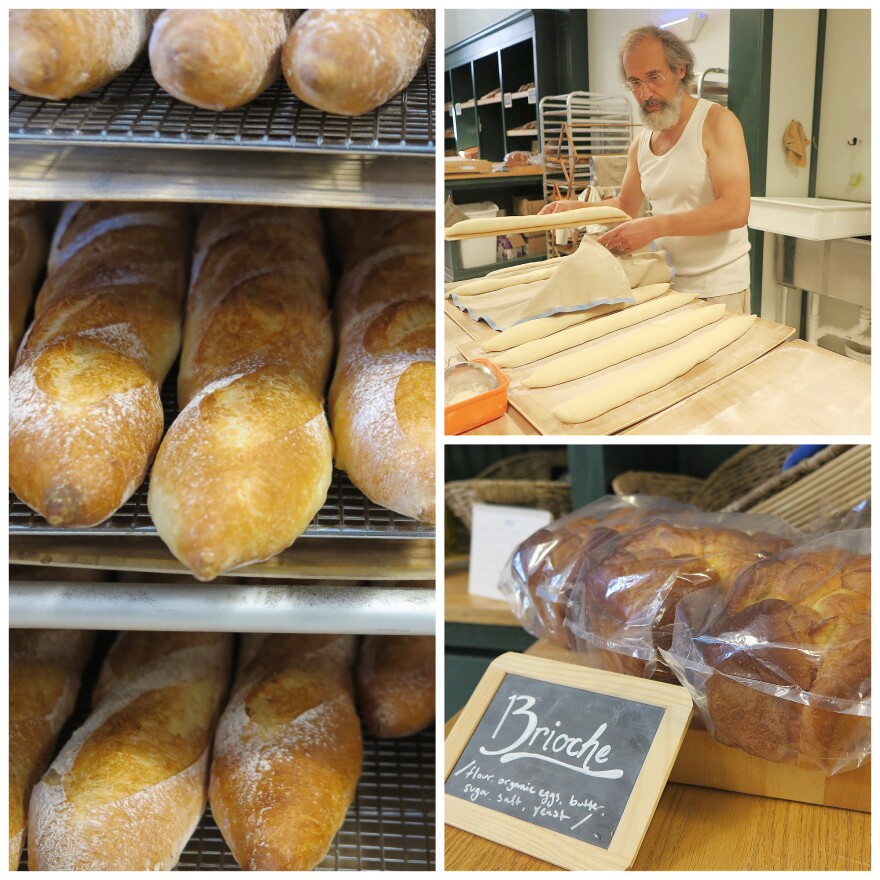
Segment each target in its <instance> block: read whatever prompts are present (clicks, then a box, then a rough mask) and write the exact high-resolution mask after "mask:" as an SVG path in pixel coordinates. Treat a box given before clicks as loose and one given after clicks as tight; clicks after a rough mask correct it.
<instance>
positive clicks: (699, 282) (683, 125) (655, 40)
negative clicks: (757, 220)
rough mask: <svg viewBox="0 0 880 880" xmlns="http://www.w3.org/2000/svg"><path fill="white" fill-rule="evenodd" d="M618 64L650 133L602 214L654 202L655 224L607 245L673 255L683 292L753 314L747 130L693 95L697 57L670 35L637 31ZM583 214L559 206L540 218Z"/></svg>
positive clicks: (625, 231) (638, 222)
mask: <svg viewBox="0 0 880 880" xmlns="http://www.w3.org/2000/svg"><path fill="white" fill-rule="evenodd" d="M618 59H619V61H620V72H621V76H622V78H623V84H624V87H625V88H626V89H627V91H630V92H632V94H633V96H634V98H635V100H636V102H637V103H638V107H639V115H640V117H641V121H642V124H643V125H644V130H643V131H642V134H641V135H640V136H639V137H638V138H637V139H636V140H635V141H633V143H632V145H631V146H630V148H629V155H628V160H627V166H626V172H625V174H624V177H623V182H622V184H621V187H620V193H619V195H617V196H616V197H615V198H613V199H610V200H609V201H605V202H603V203H602V204H603V205H612V206H614V207H616V208H620V209H621V210H623V211H625V212H626V213H627V214H629V215H630V216H631V217H636V215H637V214H638V212H639V210H640V208H641V206H642V203H643V201H644V200H645V198H647V199H648V201H649V202H650V205H651V215H650V216H647V217H638V218H636V219H634V220H629V221H627V222H626V223H621V224H620V225H619V226H617V227H615V228H614V229H611V230H610V231H609V232H606V233H605V234H604V235H602V236H600V237H599V239H598V241H599V243H600V244H603V245H605V247H607V248H609V249H610V250H612V251H614V252H616V253H621V254H628V253H632V252H633V251H637V250H640V249H642V248H644V247H645V246H646V245H648V244H650V243H651V242H654V243H655V244H656V247H657V248H658V249H663V250H666V251H667V252H668V254H669V259H670V262H671V263H672V267H673V269H674V270H675V277H674V279H673V282H672V286H673V287H674V288H675V289H676V290H679V291H681V292H683V293H695V294H697V295H698V296H700V297H702V298H711V299H712V301H713V302H725V303H726V304H727V305H728V307H729V308H730V309H731V310H733V311H736V312H745V313H748V312H749V311H750V310H751V306H750V302H749V299H750V290H749V284H750V274H749V239H748V233H747V229H746V223H747V221H748V216H749V204H750V202H749V198H750V192H749V159H748V155H747V153H746V145H745V139H744V138H743V132H742V126H741V125H740V122H739V120H738V119H737V118H736V116H734V114H733V113H731V112H730V110H728V109H726V108H725V107H722V106H721V105H719V104H714V103H712V102H711V101H707V100H705V99H703V98H700V99H697V98H695V97H693V95H691V94H690V93H689V92H688V89H687V87H688V85H690V84H691V83H692V82H693V79H694V56H693V53H692V52H691V50H690V49H689V48H688V46H687V44H686V43H684V42H683V41H682V40H680V39H679V38H678V37H676V36H675V35H674V34H672V33H670V32H669V31H668V30H664V29H662V28H657V27H641V28H636V29H635V30H632V31H630V32H629V33H627V34H626V35H625V36H624V38H623V41H622V42H621V45H620V49H619V50H618ZM582 207H584V203H583V202H575V201H558V202H552V203H551V204H549V205H547V206H546V207H545V208H544V209H543V210H542V211H541V213H542V214H546V213H552V212H554V211H567V210H571V209H574V208H582Z"/></svg>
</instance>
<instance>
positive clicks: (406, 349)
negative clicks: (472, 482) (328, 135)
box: [329, 212, 435, 522]
mask: <svg viewBox="0 0 880 880" xmlns="http://www.w3.org/2000/svg"><path fill="white" fill-rule="evenodd" d="M360 214H361V216H358V217H356V218H354V220H355V222H354V223H352V222H351V221H350V220H349V219H347V218H331V225H332V227H333V229H334V236H335V239H336V247H337V249H338V250H339V251H340V253H342V254H343V260H344V265H345V271H344V273H343V276H342V279H341V280H340V282H339V285H338V288H337V292H336V300H335V304H334V311H335V320H336V327H337V338H338V343H339V355H338V357H337V360H336V370H335V373H334V376H333V382H332V384H331V386H330V395H329V412H330V423H331V425H332V427H333V437H334V440H335V441H336V463H337V465H338V466H339V467H340V468H342V469H344V470H345V471H347V472H348V475H349V477H350V478H351V481H352V482H353V483H354V484H355V485H356V486H357V487H358V488H359V489H360V490H361V491H362V492H363V493H364V494H365V495H367V497H368V498H370V499H372V500H373V501H375V502H376V503H377V504H381V505H383V506H385V507H388V508H390V509H391V510H395V511H397V512H399V513H403V514H405V515H407V516H412V517H414V518H416V519H420V520H424V521H427V522H433V521H434V449H435V436H434V424H435V418H434V406H435V404H434V400H435V342H434V333H435V317H434V314H435V313H434V266H435V259H434V236H433V232H434V230H433V222H431V223H430V224H428V223H427V222H426V221H425V220H424V218H423V217H421V216H420V215H413V214H397V215H392V216H393V217H394V218H395V220H396V222H393V223H389V220H388V219H387V218H384V217H381V215H380V216H378V217H377V216H376V214H373V213H370V212H360ZM431 219H432V221H433V218H431ZM374 220H375V221H376V222H375V224H374ZM349 251H351V253H352V254H353V255H354V257H353V258H350V257H349V256H348V252H349Z"/></svg>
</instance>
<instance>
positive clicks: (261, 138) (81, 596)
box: [8, 50, 435, 870]
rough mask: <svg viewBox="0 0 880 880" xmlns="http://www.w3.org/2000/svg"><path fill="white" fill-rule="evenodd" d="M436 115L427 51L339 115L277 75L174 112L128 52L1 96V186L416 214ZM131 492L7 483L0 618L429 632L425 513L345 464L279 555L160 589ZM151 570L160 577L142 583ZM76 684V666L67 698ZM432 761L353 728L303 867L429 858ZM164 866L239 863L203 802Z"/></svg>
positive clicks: (157, 548)
mask: <svg viewBox="0 0 880 880" xmlns="http://www.w3.org/2000/svg"><path fill="white" fill-rule="evenodd" d="M434 110H435V64H434V51H433V50H432V52H431V55H430V56H429V58H428V61H427V62H426V64H425V65H423V67H422V69H421V70H420V71H419V73H418V74H417V76H416V77H415V79H414V80H413V82H412V83H411V84H410V85H409V86H408V87H407V89H406V90H405V91H404V92H402V93H401V94H400V95H398V96H397V97H395V98H394V99H392V100H391V101H389V102H388V103H386V104H385V105H383V106H382V107H380V108H379V109H377V110H376V111H374V112H372V113H369V114H366V115H364V116H361V117H356V118H347V117H340V116H333V115H331V114H325V113H322V112H320V111H318V110H316V109H314V108H312V107H309V106H307V105H305V104H303V103H302V102H301V101H299V100H298V99H297V98H295V97H294V96H293V95H292V94H291V93H290V91H289V90H288V89H287V87H286V86H285V85H284V83H283V82H282V81H280V80H279V82H277V83H275V84H274V85H273V86H272V87H270V88H269V89H268V90H267V91H266V92H265V93H264V94H263V95H261V96H260V97H259V98H257V99H256V100H254V101H253V102H251V103H250V104H249V105H246V106H245V107H243V108H240V109H238V110H232V111H227V112H224V113H214V112H211V111H206V110H201V109H198V108H195V107H190V106H188V105H186V104H183V103H181V102H178V101H176V100H175V99H173V98H171V97H170V96H169V95H168V94H167V93H165V92H164V91H163V90H162V89H161V88H160V87H159V86H158V85H157V83H156V82H155V80H154V79H153V78H152V75H151V74H150V71H149V65H148V63H147V62H146V59H142V60H140V61H139V62H137V63H136V64H135V65H133V66H132V67H131V68H130V69H129V70H128V71H127V72H125V73H124V74H122V75H120V76H119V77H117V79H115V80H114V81H113V82H111V83H110V84H109V85H107V86H105V87H104V88H102V89H99V90H96V91H94V92H91V93H89V94H88V95H84V96H81V97H79V98H74V99H71V100H69V101H46V100H42V99H36V98H30V97H26V96H23V95H21V94H19V93H18V92H16V91H14V90H10V93H9V138H10V141H9V197H10V199H34V200H42V201H70V200H79V199H110V200H151V201H180V202H193V203H200V202H242V203H249V204H266V205H287V206H302V207H306V206H307V207H321V208H343V209H368V208H369V209H374V210H375V209H382V210H398V211H409V210H419V211H429V210H430V211H433V210H434V206H435V195H434V154H435V142H434V141H435V137H434V131H435V120H434ZM175 386H176V377H175V376H174V374H173V372H172V375H171V376H169V378H168V380H167V381H166V383H165V386H164V388H163V395H162V396H163V403H164V406H165V418H166V428H167V426H168V425H169V424H170V423H171V421H172V420H173V419H174V417H175V416H176V414H177V407H176V401H175ZM148 485H149V476H148V477H147V481H146V482H145V483H144V485H143V486H142V487H141V488H140V489H138V491H137V492H136V493H135V494H134V495H133V496H132V498H131V499H129V501H128V502H127V503H126V504H125V505H124V506H123V507H122V508H121V509H120V510H119V511H117V513H116V514H115V515H114V516H113V517H111V518H110V519H109V520H107V521H106V522H104V523H102V524H101V525H99V526H96V527H93V528H89V529H81V530H76V529H73V530H71V529H57V528H53V527H51V526H49V525H48V524H47V523H46V522H45V521H44V520H43V519H42V518H41V517H39V516H37V515H35V514H33V513H32V512H31V511H30V510H29V509H28V508H27V507H26V506H25V505H24V504H22V503H21V502H20V501H19V500H18V499H17V498H15V496H14V495H12V493H10V495H9V508H8V510H9V557H10V562H11V563H13V564H16V563H17V564H22V565H27V566H28V567H29V568H28V570H29V572H30V575H29V577H28V578H26V579H19V580H11V581H10V587H9V594H10V598H9V624H10V626H12V627H16V626H21V627H62V628H63V627H69V628H74V627H77V628H91V629H98V630H116V629H157V630H160V629H161V630H167V629H173V628H177V629H187V630H192V629H201V630H226V631H235V632H244V631H256V632H270V631H271V632H279V631H287V630H290V631H302V632H306V631H307V632H357V633H361V634H371V633H389V634H390V633H394V634H427V633H433V631H434V607H435V606H434V602H435V590H434V577H435V573H434V572H435V567H434V566H435V559H434V556H435V530H434V528H433V526H429V525H426V524H423V523H418V522H416V521H414V520H412V519H409V518H408V517H404V516H401V515H399V514H396V513H393V512H391V511H389V510H386V509H384V508H382V507H379V506H378V505H376V504H374V503H373V502H371V501H369V500H368V499H367V498H366V497H365V496H364V495H363V494H362V493H361V492H360V491H359V490H357V489H356V488H355V487H354V486H353V485H352V484H351V483H350V481H349V480H348V478H347V476H346V475H345V474H343V473H341V472H339V471H336V472H334V476H333V483H332V485H331V488H330V492H329V494H328V498H327V501H326V502H325V504H324V506H323V507H322V509H321V510H320V511H319V513H318V514H317V515H316V517H315V519H314V520H313V522H312V523H311V524H310V525H309V527H308V529H307V530H306V532H305V533H304V534H303V535H302V537H301V538H299V539H298V540H297V542H296V543H295V545H294V546H293V547H292V548H289V549H288V550H286V551H285V552H283V553H281V554H279V555H278V556H276V557H274V558H273V559H271V560H268V561H267V562H264V563H261V564H257V565H253V566H249V567H248V568H246V569H244V570H241V571H237V572H234V574H233V576H232V577H227V578H221V579H220V580H219V581H218V582H217V583H215V584H197V583H195V581H193V580H192V579H191V578H185V579H184V578H181V583H174V584H169V583H167V580H168V578H167V577H166V576H167V575H168V574H172V575H173V574H180V575H183V574H186V571H185V569H184V568H183V567H182V566H181V565H180V564H179V563H178V562H177V560H176V559H174V557H173V556H172V555H171V554H170V552H169V551H168V550H167V549H166V548H165V547H164V545H163V544H162V542H161V541H160V540H159V538H158V536H157V534H156V530H155V527H154V526H153V524H152V522H151V520H150V517H149V514H148V512H147V507H146V498H147V488H148ZM58 566H63V567H66V568H71V567H72V568H83V569H90V570H105V571H114V572H116V571H125V572H137V573H139V575H131V574H128V575H126V582H125V583H109V582H108V583H105V582H101V583H79V582H76V583H71V582H64V581H60V580H58V579H57V578H53V577H52V571H53V568H55V567H58ZM43 573H45V575H46V576H45V577H42V575H43ZM154 573H160V574H161V575H162V577H161V578H153V580H154V581H155V580H162V581H163V582H162V583H151V578H150V575H151V574H154ZM34 574H36V575H37V577H36V578H34V577H33V575H34ZM132 577H134V578H135V581H136V582H132ZM99 638H101V639H105V640H106V639H107V638H109V633H104V632H101V633H99ZM93 676H95V677H96V676H97V668H95V669H94V670H93ZM93 680H94V679H93ZM88 685H89V679H88V677H85V678H84V687H83V689H82V692H83V695H87V694H88V693H89V692H90V687H89V686H88ZM81 703H82V705H80V706H78V708H77V710H76V712H75V713H74V715H73V717H72V719H71V721H70V722H69V724H68V728H67V729H66V730H65V731H63V732H62V734H61V736H60V737H59V743H63V742H64V741H65V739H66V736H67V735H68V734H69V733H70V732H72V730H73V729H75V728H76V727H77V726H79V724H81V723H82V721H83V720H84V718H85V716H86V715H87V712H88V706H87V702H86V698H85V696H84V697H83V698H82V699H81ZM434 761H435V735H434V730H433V729H429V730H427V731H423V732H422V733H420V734H418V735H416V736H412V737H408V738H405V739H402V740H386V741H380V740H377V739H375V738H373V737H372V736H370V735H369V734H368V733H367V732H366V731H365V732H364V769H363V774H362V777H361V781H360V783H359V786H358V791H357V796H356V800H355V802H354V804H353V805H352V807H351V808H350V810H349V813H348V815H347V817H346V820H345V824H344V825H343V828H342V829H341V831H340V832H339V834H338V835H337V837H336V839H335V840H334V843H333V845H332V847H331V850H330V852H329V853H328V855H327V857H326V858H325V859H324V861H323V862H322V863H321V865H320V866H319V868H318V870H358V869H361V870H364V869H371V870H432V869H433V868H434V865H435V840H434V827H435V805H434V784H435V783H434ZM26 865H27V850H25V853H24V856H23V860H22V867H26ZM177 869H178V870H237V869H238V866H237V865H236V863H235V860H234V859H233V858H232V856H231V854H230V852H229V850H228V848H227V847H226V844H225V843H224V841H223V839H222V837H221V835H220V833H219V831H218V829H217V827H216V825H215V824H214V822H213V819H212V817H211V814H210V809H209V810H208V812H207V814H206V815H205V816H204V817H203V819H202V822H201V823H200V825H199V827H198V828H197V830H196V832H195V834H194V835H193V837H192V839H191V840H190V841H189V843H188V845H187V848H186V850H185V851H184V853H183V855H182V856H181V860H180V863H179V864H178V866H177Z"/></svg>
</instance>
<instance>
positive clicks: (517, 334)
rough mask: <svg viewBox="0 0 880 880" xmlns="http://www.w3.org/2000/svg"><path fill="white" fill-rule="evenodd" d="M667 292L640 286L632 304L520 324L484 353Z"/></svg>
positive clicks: (495, 338)
mask: <svg viewBox="0 0 880 880" xmlns="http://www.w3.org/2000/svg"><path fill="white" fill-rule="evenodd" d="M667 290H669V285H668V284H648V285H646V286H645V287H637V288H635V289H634V290H633V301H632V302H631V303H611V304H609V305H602V306H596V307H595V308H594V309H588V310H586V311H580V312H572V313H570V314H567V315H566V314H559V315H551V316H550V317H549V318H536V319H535V320H532V321H523V322H522V323H520V324H515V325H514V326H513V327H509V328H508V329H507V330H502V331H501V332H500V333H498V334H496V335H495V336H492V337H491V338H490V339H487V340H485V341H484V342H482V343H480V344H481V345H482V347H483V351H506V350H507V349H509V348H514V347H515V346H517V345H523V344H524V343H526V342H534V341H535V340H536V339H544V338H545V337H549V336H550V334H551V333H558V332H559V331H560V330H565V329H567V328H568V327H574V325H575V324H583V322H584V321H590V320H592V319H593V318H599V317H601V316H602V315H610V314H612V313H613V312H619V311H621V310H622V309H627V308H632V306H637V305H641V303H644V302H648V300H652V299H656V298H657V297H658V296H662V295H663V294H664V293H666V291H667Z"/></svg>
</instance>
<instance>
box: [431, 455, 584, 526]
mask: <svg viewBox="0 0 880 880" xmlns="http://www.w3.org/2000/svg"><path fill="white" fill-rule="evenodd" d="M567 468H568V453H567V452H566V451H565V450H553V451H549V450H548V451H540V452H527V453H524V454H523V455H513V456H511V457H510V458H505V459H502V460H501V461H499V462H496V463H495V464H492V465H490V466H489V467H487V468H486V469H485V470H484V471H482V472H481V473H479V474H478V475H477V476H476V477H475V478H474V479H472V480H455V481H453V482H451V483H447V484H446V503H447V505H448V506H449V509H450V510H451V511H452V512H453V513H454V514H455V515H456V516H457V517H458V518H459V519H460V520H461V521H462V522H463V523H464V524H465V525H466V526H467V527H468V529H470V528H471V521H472V518H471V514H472V511H473V506H474V505H475V504H507V505H511V506H514V507H534V508H536V509H539V510H549V511H550V513H551V514H552V515H553V518H554V519H558V518H559V517H560V516H565V514H567V513H571V486H570V485H569V484H568V483H562V482H559V481H558V480H554V479H552V477H553V474H554V471H557V470H558V471H563V470H566V469H567Z"/></svg>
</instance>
